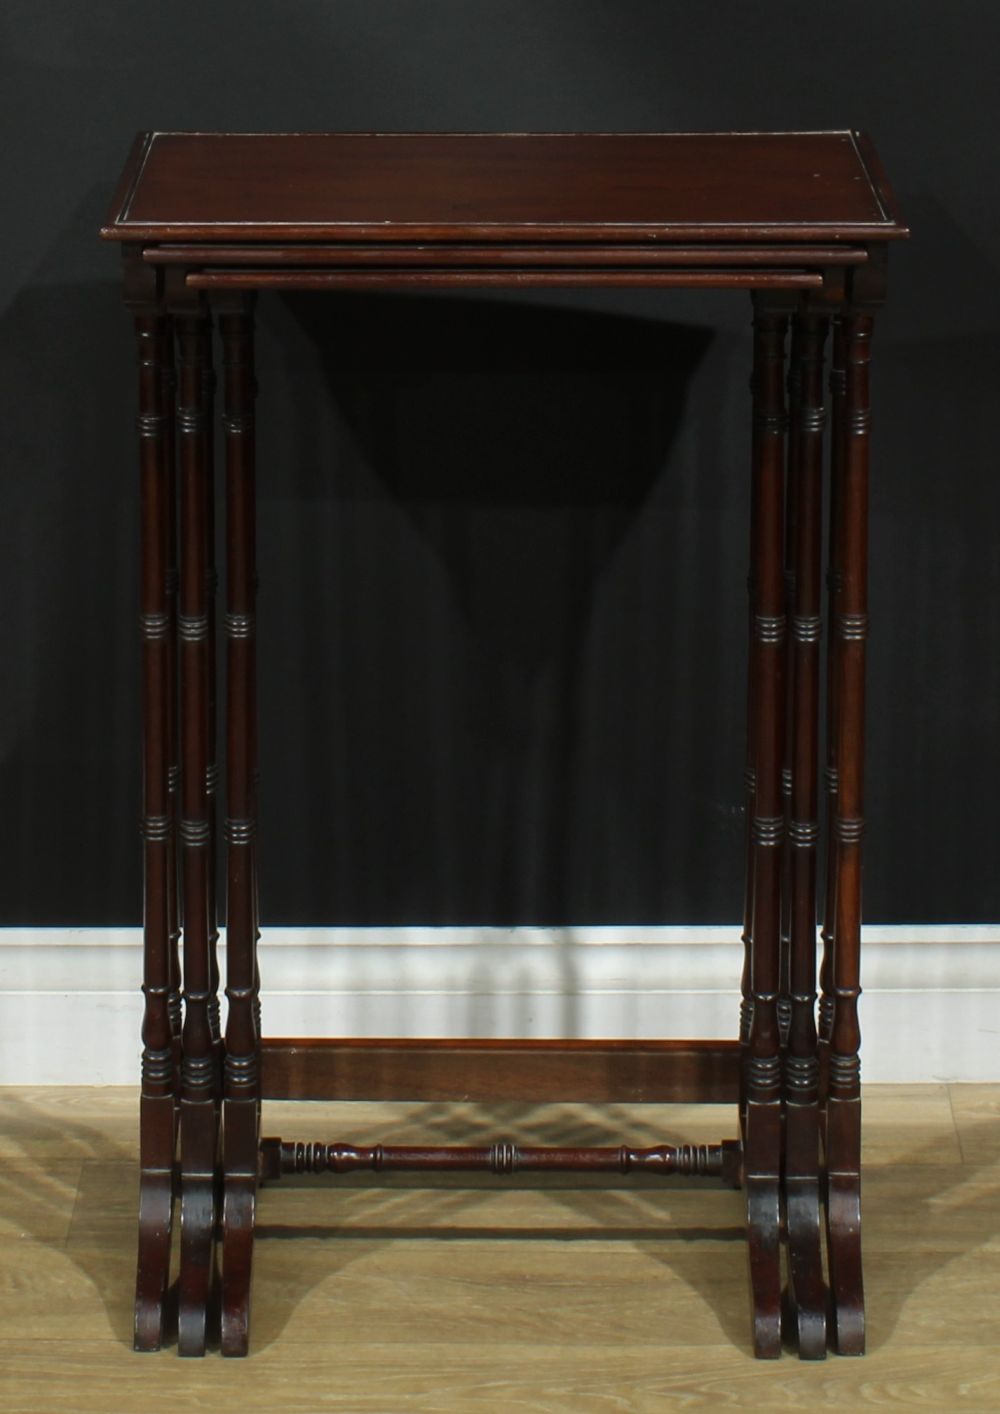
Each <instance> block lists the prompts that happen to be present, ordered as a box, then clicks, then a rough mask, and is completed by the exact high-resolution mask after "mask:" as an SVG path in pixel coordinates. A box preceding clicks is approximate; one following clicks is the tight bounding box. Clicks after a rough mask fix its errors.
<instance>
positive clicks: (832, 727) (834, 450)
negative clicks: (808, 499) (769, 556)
mask: <svg viewBox="0 0 1000 1414" xmlns="http://www.w3.org/2000/svg"><path fill="white" fill-rule="evenodd" d="M846 385H847V384H846V374H845V371H844V321H843V318H842V317H841V316H839V315H838V316H837V317H836V318H834V320H833V350H832V354H831V359H830V402H831V419H830V422H831V427H830V528H829V547H830V549H829V556H828V562H827V641H826V772H825V784H826V821H825V825H826V828H825V833H824V839H825V849H826V880H825V888H824V898H823V928H822V938H823V961H822V965H821V967H820V974H819V1037H818V1049H819V1087H820V1099H821V1101H822V1102H823V1104H824V1106H825V1101H826V1091H827V1069H828V1065H827V1061H828V1057H829V1049H830V1037H831V1035H832V1034H833V1010H834V996H833V954H834V946H835V943H834V929H835V926H836V910H837V843H836V836H835V832H834V821H835V820H836V816H837V787H838V772H837V693H836V691H835V687H836V682H837V653H838V650H839V638H838V636H837V634H836V633H834V631H833V626H834V623H835V621H836V615H837V604H838V602H839V601H838V596H839V592H840V560H841V555H842V549H841V543H840V542H841V534H842V526H843V514H842V507H841V500H842V491H843V484H844V470H843V458H844V445H845V443H844V395H845V389H846ZM820 1127H821V1131H822V1133H823V1135H824V1143H825V1130H826V1116H825V1109H824V1111H823V1112H822V1113H821V1115H820Z"/></svg>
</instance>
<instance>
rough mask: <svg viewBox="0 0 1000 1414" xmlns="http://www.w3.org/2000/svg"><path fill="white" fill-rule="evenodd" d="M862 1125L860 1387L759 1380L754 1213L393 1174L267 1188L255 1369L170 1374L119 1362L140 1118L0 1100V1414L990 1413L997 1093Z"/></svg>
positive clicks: (985, 1091) (449, 1134)
mask: <svg viewBox="0 0 1000 1414" xmlns="http://www.w3.org/2000/svg"><path fill="white" fill-rule="evenodd" d="M865 1115H866V1145H867V1169H866V1179H865V1204H866V1212H865V1221H866V1224H867V1280H868V1307H869V1317H870V1341H869V1350H870V1353H869V1354H868V1356H867V1357H866V1358H865V1359H863V1360H843V1359H838V1358H836V1357H834V1356H831V1357H830V1358H829V1359H828V1360H826V1361H825V1362H823V1363H820V1364H815V1365H803V1364H800V1363H799V1361H798V1360H797V1359H795V1358H794V1357H791V1356H789V1355H786V1356H785V1357H784V1358H783V1359H782V1360H781V1361H779V1362H776V1363H769V1364H763V1363H757V1362H755V1361H754V1360H753V1359H752V1358H751V1356H750V1353H749V1341H748V1334H749V1323H748V1309H747V1295H746V1275H745V1256H744V1251H743V1247H742V1239H741V1197H740V1195H739V1194H736V1193H732V1192H726V1191H723V1190H719V1189H715V1188H708V1187H700V1186H699V1187H695V1186H693V1185H692V1186H681V1185H679V1184H678V1183H671V1182H667V1183H663V1184H657V1183H655V1182H654V1181H652V1180H649V1179H646V1178H644V1179H641V1180H639V1181H636V1182H633V1183H632V1184H631V1185H630V1186H625V1185H624V1184H615V1185H613V1186H612V1185H610V1184H607V1183H604V1182H600V1183H598V1182H595V1181H592V1180H587V1179H580V1178H572V1177H563V1178H558V1179H557V1178H555V1177H549V1178H546V1179H543V1180H540V1179H537V1178H536V1179H533V1180H531V1181H530V1182H528V1181H523V1180H519V1179H516V1180H514V1181H513V1182H511V1181H510V1180H507V1181H504V1182H501V1181H499V1180H493V1179H489V1178H483V1179H479V1178H478V1177H474V1178H473V1177H466V1176H457V1175H456V1176H454V1177H453V1178H451V1179H433V1180H431V1179H423V1178H417V1177H413V1176H409V1175H395V1176H392V1177H388V1178H383V1179H369V1178H368V1177H367V1176H355V1177H352V1178H351V1179H349V1180H348V1179H341V1180H339V1181H338V1180H327V1181H325V1182H324V1181H319V1180H316V1181H314V1180H309V1181H308V1183H305V1182H304V1181H303V1180H296V1181H293V1182H286V1183H284V1184H282V1185H279V1186H277V1187H273V1188H270V1187H269V1188H267V1189H265V1191H264V1193H263V1197H262V1201H261V1209H260V1222H261V1227H260V1240H259V1242H258V1246H257V1253H258V1257H257V1270H256V1278H255V1310H254V1315H253V1332H252V1349H253V1354H252V1356H251V1357H250V1358H249V1359H248V1360H245V1361H242V1362H239V1361H226V1362H223V1361H222V1359H221V1358H220V1357H219V1356H218V1355H217V1354H212V1355H210V1356H209V1357H208V1358H206V1359H205V1360H201V1361H182V1360H179V1359H178V1358H177V1356H176V1353H175V1351H174V1350H172V1349H171V1350H165V1351H162V1352H160V1353H159V1354H156V1355H135V1354H133V1352H132V1350H131V1348H130V1322H131V1304H132V1278H133V1271H132V1264H133V1243H134V1231H133V1227H134V1205H135V1170H134V1158H135V1130H136V1102H135V1093H134V1092H133V1091H131V1090H117V1089H116V1090H94V1089H75V1090H62V1089H60V1090H54V1089H37V1090H0V1408H2V1409H3V1410H4V1414H18V1412H19V1411H22V1410H23V1411H31V1414H59V1412H60V1411H66V1410H73V1411H100V1414H116V1411H128V1414H140V1411H141V1414H160V1412H161V1411H163V1414H166V1411H171V1414H173V1411H183V1412H184V1414H191V1412H192V1411H200V1410H213V1411H228V1410H237V1409H238V1410H248V1411H249V1410H268V1411H282V1414H295V1411H302V1412H303V1414H305V1412H306V1411H308V1414H313V1411H316V1410H324V1409H339V1410H351V1411H354V1410H357V1411H363V1410H364V1411H391V1412H392V1414H394V1412H395V1411H404V1410H418V1409H419V1410H433V1411H466V1410H469V1411H478V1410H490V1411H493V1410H497V1411H519V1410H539V1411H541V1410H559V1411H564V1410H565V1411H573V1414H584V1411H595V1414H596V1411H601V1412H602V1414H603V1412H604V1411H608V1414H611V1411H615V1414H618V1412H619V1411H631V1410H636V1411H652V1410H660V1409H665V1408H669V1407H671V1406H674V1405H676V1406H678V1407H683V1408H685V1409H693V1408H706V1409H723V1408H724V1409H736V1408H748V1409H751V1408H752V1409H757V1410H771V1409H802V1410H806V1409H809V1410H813V1409H817V1408H820V1409H823V1408H831V1409H832V1408H841V1409H844V1408H846V1409H853V1408H856V1407H858V1406H860V1405H863V1404H874V1405H881V1404H885V1405H888V1406H892V1407H895V1406H902V1407H913V1408H923V1409H933V1410H938V1411H944V1410H951V1409H956V1408H969V1409H990V1410H1000V1086H974V1085H968V1086H950V1087H949V1086H944V1085H941V1086H881V1087H874V1088H869V1090H868V1092H867V1096H866V1111H865ZM661 1125H662V1126H663V1128H660V1127H659V1126H661ZM265 1132H266V1133H269V1134H280V1135H282V1136H283V1137H285V1138H295V1139H309V1138H317V1139H318V1138H323V1139H334V1138H342V1139H350V1140H360V1141H367V1142H376V1141H377V1140H378V1139H379V1138H381V1139H386V1138H392V1139H394V1140H395V1141H397V1142H409V1143H414V1142H418V1141H419V1140H420V1139H421V1138H430V1137H431V1136H433V1137H434V1138H435V1139H436V1141H437V1142H458V1143H462V1142H470V1141H473V1140H475V1139H477V1138H479V1139H485V1138H487V1137H488V1138H502V1137H511V1138H518V1139H521V1140H522V1141H525V1142H527V1141H533V1142H536V1143H556V1142H559V1143H574V1142H579V1143H585V1144H607V1143H617V1142H618V1141H619V1140H620V1139H625V1138H627V1139H629V1140H630V1141H636V1142H640V1143H655V1142H664V1141H666V1142H670V1141H672V1140H678V1139H691V1140H695V1141H702V1142H704V1141H706V1140H709V1139H712V1140H715V1139H720V1138H729V1137H732V1133H733V1116H732V1113H731V1111H730V1110H728V1109H715V1110H712V1109H708V1108H699V1109H695V1108H690V1107H680V1106H675V1107H672V1108H670V1109H658V1108H653V1107H635V1108H632V1109H628V1110H626V1109H623V1108H615V1109H593V1108H589V1107H584V1106H565V1105H563V1106H551V1107H547V1108H545V1109H538V1110H534V1111H530V1110H526V1109H525V1108H524V1107H506V1108H504V1107H497V1108H494V1109H491V1110H489V1111H487V1110H485V1109H484V1108H483V1107H475V1108H472V1107H468V1108H463V1107H461V1106H437V1105H396V1106H391V1107H390V1106H381V1107H375V1106H368V1105H364V1106H362V1105H339V1106H333V1105H322V1106H320V1105H316V1106H304V1105H279V1104H274V1105H271V1106H268V1107H266V1109H265ZM335 1182H336V1183H337V1184H338V1187H337V1191H336V1192H334V1191H333V1184H334V1183H335Z"/></svg>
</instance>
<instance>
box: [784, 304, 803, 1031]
mask: <svg viewBox="0 0 1000 1414" xmlns="http://www.w3.org/2000/svg"><path fill="white" fill-rule="evenodd" d="M801 326H802V321H801V319H800V318H799V317H795V318H793V319H792V320H791V334H790V338H789V352H788V377H787V389H788V425H789V428H790V429H792V431H791V435H790V436H789V438H788V443H787V447H786V460H785V623H786V624H789V623H791V620H792V615H793V614H794V612H795V534H796V526H797V503H798V481H799V476H798V466H799V450H800V449H799V439H798V437H797V436H796V435H795V429H796V427H797V425H798V418H799V413H800V408H801V403H802V343H801V334H802V328H801ZM793 694H794V674H793V672H792V643H791V639H790V638H789V636H788V635H787V633H786V636H785V722H786V724H787V727H788V729H787V730H786V732H785V738H784V755H783V757H782V764H781V797H782V804H783V806H784V811H783V813H784V818H785V835H784V840H783V841H782V847H781V968H780V973H779V977H780V981H779V986H778V1034H779V1035H780V1037H781V1046H782V1053H784V1051H785V1049H786V1048H787V1046H788V1032H789V1028H790V1026H791V1021H792V1000H791V947H792V944H791V927H792V923H791V900H792V889H791V876H792V855H791V850H792V847H791V837H790V834H789V828H788V827H789V824H790V823H791V818H792V814H791V812H792V766H793V762H792V734H791V725H790V724H791V722H792V717H793V712H794V706H795V704H794V700H793Z"/></svg>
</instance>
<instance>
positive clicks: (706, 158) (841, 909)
mask: <svg viewBox="0 0 1000 1414" xmlns="http://www.w3.org/2000/svg"><path fill="white" fill-rule="evenodd" d="M102 234H103V235H104V236H105V237H106V238H108V239H111V240H117V241H120V242H123V255H124V265H125V293H126V300H127V302H128V304H129V306H130V308H131V309H132V312H133V315H134V318H135V326H136V334H137V339H138V346H139V431H140V466H141V483H140V485H141V495H140V520H141V532H142V588H141V594H142V627H143V641H144V647H143V682H144V695H143V704H144V706H143V722H144V735H143V740H144V773H143V779H144V807H143V808H144V827H143V833H144V837H145V972H144V991H145V998H146V1000H145V1017H144V1023H143V1045H144V1049H143V1072H142V1074H143V1087H142V1099H141V1102H140V1122H141V1138H140V1218H139V1256H138V1265H137V1282H136V1324H135V1343H136V1347H137V1348H138V1349H153V1348H156V1347H157V1346H158V1345H159V1344H160V1343H161V1342H162V1340H163V1339H164V1333H165V1308H166V1294H167V1283H168V1274H169V1270H170V1242H171V1230H172V1215H173V1209H174V1197H175V1195H176V1194H177V1192H178V1191H179V1193H180V1199H181V1254H180V1277H179V1313H180V1314H179V1348H180V1351H181V1353H182V1354H200V1353H202V1352H203V1350H204V1349H205V1344H206V1338H207V1332H208V1330H209V1325H210V1312H211V1308H212V1306H213V1304H214V1302H215V1299H216V1295H217V1294H218V1298H219V1305H220V1322H221V1341H222V1350H223V1353H224V1354H228V1355H241V1354H244V1353H245V1352H246V1351H247V1349H248V1341H249V1312H250V1285H251V1272H252V1259H253V1232H254V1221H255V1213H256V1204H257V1191H258V1184H259V1182H260V1181H261V1180H262V1179H263V1180H273V1179H276V1178H279V1177H281V1176H282V1175H283V1174H294V1173H300V1172H306V1171H308V1172H333V1173H342V1172H346V1171H348V1170H350V1169H356V1168H363V1169H368V1170H371V1171H373V1172H380V1171H388V1170H392V1169H418V1170H428V1171H441V1170H460V1171H464V1170H481V1169H485V1170H489V1171H492V1172H495V1173H512V1172H515V1171H559V1170H562V1171H574V1172H576V1171H580V1172H606V1173H617V1174H620V1175H622V1176H626V1175H627V1174H629V1173H631V1172H656V1173H660V1174H663V1175H665V1176H666V1175H669V1174H672V1173H684V1174H687V1175H693V1176H701V1177H706V1178H715V1179H716V1180H721V1181H722V1182H728V1183H735V1184H742V1186H743V1188H744V1190H745V1194H746V1212H747V1253H748V1259H749V1271H750V1292H751V1311H752V1318H753V1324H752V1330H753V1343H754V1350H755V1353H756V1354H757V1355H759V1356H765V1357H773V1356H777V1355H778V1354H779V1353H780V1350H781V1345H782V1340H783V1338H784V1339H787V1338H789V1337H792V1338H794V1340H795V1342H796V1343H797V1346H798V1351H799V1354H800V1356H802V1357H803V1358H810V1359H815V1358H820V1357H822V1356H823V1355H824V1354H825V1353H826V1347H827V1341H828V1332H827V1324H828V1322H827V1316H828V1312H829V1315H830V1318H831V1319H830V1323H829V1324H830V1333H829V1334H830V1338H832V1341H833V1344H834V1347H835V1348H836V1349H837V1350H838V1351H840V1352H841V1353H843V1354H858V1353H860V1352H861V1351H862V1350H863V1348H864V1296H863V1284H862V1269H861V1246H860V1239H861V1219H860V1175H861V1168H860V1070H859V1060H858V1053H859V1044H860V1035H859V1031H858V1019H857V1001H858V995H859V991H860V988H859V963H860V918H861V854H860V851H861V835H862V787H863V723H864V648H865V636H866V629H867V617H866V615H867V570H866V556H867V539H866V536H867V531H866V526H867V478H868V440H869V379H868V365H869V348H870V341H871V334H872V319H873V314H874V311H875V310H876V308H877V307H878V305H879V304H880V303H881V301H882V300H883V298H884V294H885V269H886V258H885V257H886V250H887V244H886V243H887V242H888V241H890V240H895V239H898V238H900V237H903V236H905V235H906V234H907V231H906V228H905V226H904V225H903V224H902V222H901V220H900V217H899V214H898V211H897V209H896V205H895V201H894V198H893V196H892V192H891V190H890V188H889V186H888V183H887V181H886V179H885V175H884V173H883V171H882V168H881V165H880V163H879V161H878V158H877V156H876V154H875V151H874V148H873V147H872V145H871V143H870V141H869V140H868V139H867V138H866V137H865V136H864V135H863V134H858V133H854V132H848V131H844V132H826V133H705V134H692V133H673V134H671V133H666V134H664V133H659V134H656V133H653V134H357V133H355V134H315V133H314V134H197V133H147V134H140V135H139V137H137V139H136V141H135V143H134V144H133V148H132V151H131V154H130V156H129V160H128V162H127V164H126V167H125V170H124V171H123V173H122V177H121V180H120V182H119V185H118V189H117V191H116V193H115V197H114V201H113V204H112V209H111V212H110V214H109V217H108V221H107V223H106V225H105V227H104V229H103V231H102ZM496 285H499V286H506V287H510V288H517V287H529V286H530V287H534V286H540V287H545V286H559V285H565V286H576V285H606V286H615V285H619V286H631V285H635V286H644V287H651V286H657V285H659V286H664V287H686V288H710V289H733V288H743V289H749V290H750V291H751V292H752V294H753V302H754V372H753V380H752V414H753V432H752V491H751V517H750V520H751V524H750V577H749V589H750V652H749V671H748V710H747V719H748V732H747V737H748V743H747V775H746V794H747V859H746V887H745V900H746V902H745V909H744V923H743V938H744V945H745V966H744V971H743V978H742V1002H741V1011H740V1020H739V1039H738V1041H733V1042H705V1041H644V1042H636V1041H614V1040H612V1041H544V1042H526V1041H435V1040H431V1041H406V1040H398V1039H379V1040H373V1041H371V1040H366V1041H360V1040H342V1041H309V1040H298V1039H288V1040H281V1039H279V1040H262V1038H261V1023H260V1003H259V986H260V977H259V968H258V964H257V940H258V937H259V908H258V899H257V855H256V832H257V805H256V800H257V786H256V779H257V775H256V773H257V709H256V687H255V680H256V624H255V596H256V568H255V550H254V545H255V493H254V426H253V406H254V394H255V378H254V369H253V308H252V302H253V298H254V293H255V292H256V291H257V290H261V289H268V288H284V289H306V290H315V291H335V290H338V289H358V288H360V289H364V288H375V289H378V288H405V289H408V290H419V289H421V288H428V287H429V288H436V287H440V286H451V287H463V286H470V287H478V286H496ZM210 309H214V310H215V312H216V314H217V316H218V325H219V332H220V336H221V343H222V349H223V369H224V383H225V388H224V393H225V396H224V416H223V426H224V429H225V446H226V525H225V546H226V558H225V564H226V620H225V628H226V691H225V709H224V710H225V741H226V822H225V842H226V880H227V883H226V892H227V916H228V949H227V954H228V963H227V966H228V975H227V986H226V994H227V999H228V1017H227V1023H226V1032H225V1041H224V1043H223V1040H222V1038H221V1035H220V1026H219V1007H218V986H219V975H218V962H217V958H216V940H217V925H216V902H215V891H214V889H215V886H214V878H215V866H214V861H215V858H216V849H217V841H216V780H217V767H216V759H215V758H216V720H217V714H218V711H217V702H216V696H217V694H216V684H215V670H214V662H215V649H214V643H215V614H214V579H215V571H214V538H215V531H214V524H213V492H212V445H213V442H212V432H211V421H212V408H213V373H212V340H211V321H210ZM831 320H832V323H833V328H834V338H833V358H832V371H831V389H832V394H831V403H832V408H831V411H832V424H833V428H832V439H831V458H830V461H831V474H830V488H831V489H830V510H829V553H828V586H829V587H828V620H829V622H828V634H829V637H828V646H827V661H828V672H827V677H828V683H827V702H826V723H827V727H826V741H827V745H826V751H827V772H826V783H827V810H826V834H827V840H826V843H825V846H824V848H825V854H826V859H827V879H826V897H825V905H824V910H823V913H824V918H823V966H822V969H821V973H820V979H819V980H820V998H819V1023H818V1026H817V1016H816V1002H817V996H816V980H817V979H816V942H817V937H816V893H817V856H818V851H819V848H820V840H821V832H820V829H819V825H818V814H819V803H818V761H817V756H818V750H819V715H820V710H819V709H820V702H819V680H820V675H819V661H820V652H821V636H822V622H821V618H822V600H821V573H822V564H821V561H822V546H823V521H824V514H823V511H824V505H823V429H824V421H825V398H824V388H823V358H824V348H825V344H826V340H827V332H828V326H829V323H830V322H831ZM789 333H790V334H791V338H790V341H789ZM175 337H176V344H177V366H178V368H179V383H178V385H177V391H176V402H177V425H176V432H175V431H174V428H173V422H172V417H173V408H172V404H173V401H174V387H175V373H174V361H175V359H174V339H175ZM789 344H790V350H791V352H790V359H789V357H788V354H787V349H788V348H789ZM786 373H787V383H786ZM175 450H176V456H177V459H178V465H179V487H180V511H181V534H180V544H179V549H180V584H179V594H180V599H179V603H178V601H177V593H178V582H177V571H176V568H175V566H176V563H177V549H178V537H177V533H176V528H175V514H176V511H175V505H174V501H175V469H174V460H175ZM178 729H179V730H178ZM178 745H179V747H180V756H179V760H178ZM178 833H179V836H180V842H181V846H182V850H181V854H182V860H183V883H184V890H183V895H184V897H183V909H182V907H181V903H180V900H179V899H178V890H177V849H176V843H175V836H176V835H177V834H178ZM182 917H183V932H184V956H183V964H184V965H183V973H184V976H183V997H184V1024H183V1033H181V1031H180V1002H179V997H180V967H179V960H178V957H177V938H178V934H179V930H180V924H181V919H182ZM265 1097H266V1098H281V1099H320V1098H324V1099H351V1098H362V1097H363V1098H369V1099H403V1098H406V1099H416V1100H425V1101H430V1102H437V1101H447V1100H458V1099H472V1100H480V1101H490V1100H496V1099H501V1098H503V1099H510V1098H521V1099H525V1100H531V1101H537V1102H545V1101H561V1100H569V1099H580V1100H590V1101H594V1102H598V1101H608V1102H626V1101H644V1102H651V1101H656V1102H669V1101H679V1100H702V1101H705V1100H711V1101H725V1102H729V1103H733V1102H737V1104H738V1110H737V1113H738V1119H739V1136H740V1137H739V1139H738V1140H730V1141H725V1142H723V1143H722V1144H719V1145H709V1146H690V1145H678V1146H667V1145H662V1146H654V1147H652V1148H649V1149H635V1148H632V1147H630V1146H629V1145H628V1144H627V1143H623V1144H621V1145H619V1146H617V1147H614V1148H600V1149H597V1148H595V1149H558V1148H545V1147H524V1148H521V1147H519V1146H518V1145H516V1144H514V1143H512V1142H510V1141H505V1140H502V1139H499V1140H497V1141H496V1142H495V1143H494V1144H491V1145H488V1146H472V1147H465V1148H461V1147H450V1146H439V1147H427V1148H419V1149H417V1148H413V1147H407V1146H402V1147H400V1146H393V1145H391V1144H385V1145H376V1146H357V1145H354V1144H351V1143H350V1142H347V1141H344V1142H336V1143H333V1144H311V1145H304V1144H296V1143H294V1142H289V1141H283V1140H280V1139H264V1140H263V1141H262V1140H261V1138H260V1106H261V1100H262V1098H265ZM178 1116H179V1121H180V1135H181V1146H180V1149H181V1152H180V1162H179V1164H178V1162H177V1155H176V1140H177V1131H178ZM220 1191H221V1195H222V1198H221V1211H220V1208H219V1205H218V1194H219V1192H220ZM824 1211H825V1223H824V1219H823V1214H824ZM217 1225H218V1227H219V1229H220V1230H221V1246H222V1278H221V1288H219V1289H218V1292H217V1288H216V1283H215V1277H214V1271H215V1252H214V1241H215V1231H216V1227H217ZM824 1235H825V1239H826V1255H827V1264H828V1271H829V1289H828V1288H827V1285H826V1282H825V1278H824V1267H823V1251H822V1244H823V1237H824ZM783 1245H784V1246H785V1247H786V1248H787V1254H788V1263H787V1266H788V1289H787V1292H783V1290H782V1285H783V1279H782V1261H781V1254H782V1247H783ZM786 1310H787V1311H788V1312H789V1313H790V1316H791V1321H792V1326H785V1327H784V1328H783V1324H782V1323H783V1312H784V1311H786Z"/></svg>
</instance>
